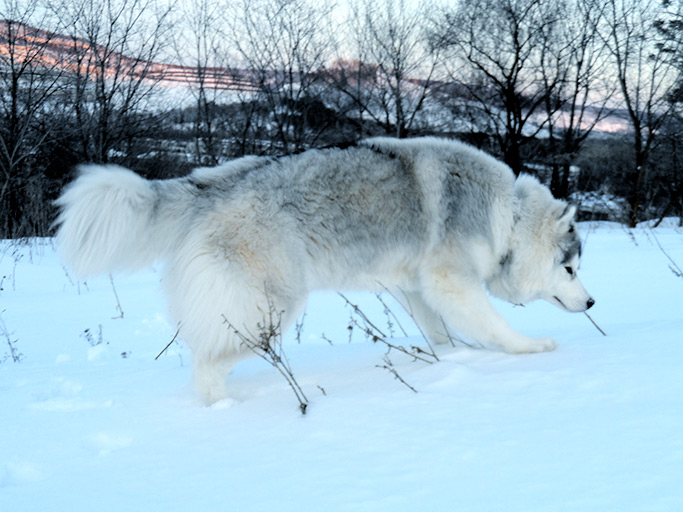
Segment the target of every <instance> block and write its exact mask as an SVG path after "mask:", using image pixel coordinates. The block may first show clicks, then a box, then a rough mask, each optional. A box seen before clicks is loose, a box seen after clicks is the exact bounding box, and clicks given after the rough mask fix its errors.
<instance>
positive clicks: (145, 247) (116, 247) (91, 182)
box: [55, 165, 167, 279]
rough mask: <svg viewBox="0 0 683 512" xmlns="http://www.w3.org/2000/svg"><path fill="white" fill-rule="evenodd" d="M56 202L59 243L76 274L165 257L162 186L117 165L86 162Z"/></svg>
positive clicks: (131, 266)
mask: <svg viewBox="0 0 683 512" xmlns="http://www.w3.org/2000/svg"><path fill="white" fill-rule="evenodd" d="M79 171H80V175H79V177H78V178H77V179H76V180H75V181H74V182H73V183H71V184H70V185H68V186H67V187H66V188H65V190H64V192H63V193H62V195H61V196H60V197H59V199H57V201H56V204H57V206H58V207H59V208H60V214H59V216H58V218H57V221H56V222H55V224H56V225H58V230H57V236H56V238H57V244H58V246H59V251H60V254H61V256H62V259H63V260H64V261H65V262H66V263H67V264H68V265H69V266H70V267H71V268H72V270H73V272H74V274H75V275H76V277H78V278H81V279H82V278H86V277H90V276H94V275H98V274H103V273H107V272H117V271H135V270H139V269H142V268H144V267H147V266H149V265H151V264H152V263H153V262H154V261H155V260H156V259H157V258H159V257H161V256H162V253H163V249H164V245H165V244H166V243H167V242H166V241H164V239H163V235H162V234H161V233H159V229H157V228H158V226H157V224H158V220H157V219H158V217H159V211H158V210H159V202H160V198H159V194H158V191H157V189H158V188H159V186H158V185H156V184H155V183H154V182H152V181H148V180H146V179H144V178H142V177H140V176H138V175H137V174H135V173H134V172H133V171H130V170H128V169H124V168H122V167H119V166H116V165H86V166H82V167H81V168H80V169H79Z"/></svg>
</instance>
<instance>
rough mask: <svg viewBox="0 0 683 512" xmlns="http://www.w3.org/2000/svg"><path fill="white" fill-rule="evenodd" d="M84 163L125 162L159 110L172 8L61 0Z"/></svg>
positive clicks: (130, 1) (143, 1)
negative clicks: (159, 62)
mask: <svg viewBox="0 0 683 512" xmlns="http://www.w3.org/2000/svg"><path fill="white" fill-rule="evenodd" d="M53 7H54V9H55V10H56V12H58V13H59V16H60V17H61V18H62V19H64V20H68V21H65V23H66V24H67V25H66V29H67V30H68V35H69V37H70V40H71V45H70V48H69V50H68V55H69V59H68V62H67V66H68V68H69V70H70V72H71V79H72V80H71V83H70V93H71V94H72V103H73V108H74V112H75V129H76V131H77V133H78V137H79V140H80V146H81V147H80V154H81V158H82V159H85V160H90V161H95V162H108V161H110V160H111V159H112V158H116V159H119V160H120V159H125V158H126V156H128V152H129V149H130V146H131V144H132V143H133V142H134V140H135V139H136V138H139V137H141V135H142V133H141V130H142V128H143V127H144V126H145V125H146V123H148V122H149V120H150V118H151V115H152V113H153V111H154V109H153V108H151V99H152V97H153V93H154V92H155V88H156V86H157V85H158V83H159V79H160V78H162V77H163V73H159V71H160V70H159V69H158V68H156V67H155V60H156V58H157V57H158V56H159V55H160V52H161V50H162V48H163V47H164V45H165V44H166V42H167V38H168V29H169V24H168V21H169V13H170V7H169V6H163V5H162V3H160V2H155V0H62V2H61V3H60V4H57V5H53Z"/></svg>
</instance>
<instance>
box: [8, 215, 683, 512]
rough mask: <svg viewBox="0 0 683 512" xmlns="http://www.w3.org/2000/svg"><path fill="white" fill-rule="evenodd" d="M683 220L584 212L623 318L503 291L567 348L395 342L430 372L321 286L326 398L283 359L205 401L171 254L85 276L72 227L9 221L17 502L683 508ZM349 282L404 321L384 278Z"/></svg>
mask: <svg viewBox="0 0 683 512" xmlns="http://www.w3.org/2000/svg"><path fill="white" fill-rule="evenodd" d="M674 226H675V225H674V223H670V224H668V226H666V227H659V228H657V229H656V230H654V231H650V230H649V229H646V228H639V229H635V230H626V229H625V228H623V227H621V226H617V225H614V224H593V225H586V224H584V225H583V235H584V237H585V238H586V245H585V252H584V258H583V263H582V270H581V272H580V275H581V277H582V280H583V282H584V284H585V285H586V287H587V288H588V289H589V291H590V292H591V293H592V294H593V296H594V297H595V298H596V300H597V304H596V306H595V307H594V308H593V309H592V310H591V311H590V313H591V316H592V317H593V319H594V320H595V321H596V322H597V323H598V324H599V325H600V327H602V329H604V330H605V331H606V332H607V336H606V337H605V336H603V335H602V334H600V333H599V332H598V330H597V329H596V328H595V327H594V326H593V325H592V324H591V323H590V321H589V320H588V318H586V316H584V315H581V314H576V315H571V314H568V313H564V312H561V311H559V310H557V309H555V308H553V306H551V305H549V304H544V303H535V304H529V305H528V306H527V307H525V308H520V307H513V306H510V305H506V304H502V303H497V306H498V307H499V308H500V309H501V310H502V312H503V314H504V315H505V316H506V317H507V318H508V319H509V320H510V322H511V323H512V324H513V325H514V326H515V327H517V328H518V329H519V330H521V331H523V332H525V333H527V334H529V335H533V336H552V337H554V338H555V339H557V341H558V342H559V344H560V346H559V348H558V349H557V350H556V351H555V352H552V353H546V354H536V355H521V356H513V355H506V354H502V353H499V352H495V351H491V350H482V349H470V348H466V347H458V348H452V347H439V350H438V352H439V356H440V359H441V361H440V362H438V363H435V364H432V365H429V364H426V363H420V362H413V361H411V360H410V359H409V358H407V357H405V356H401V355H400V354H397V353H392V354H391V355H390V357H391V360H392V361H393V363H394V365H395V367H396V369H397V371H398V372H399V374H400V375H401V376H402V378H404V379H405V380H406V381H407V382H408V383H409V384H410V385H411V386H413V387H415V388H416V389H417V391H418V392H417V393H414V392H413V391H411V390H410V389H408V388H407V387H406V386H404V385H403V384H401V383H400V382H399V381H398V380H395V379H394V378H393V377H392V375H391V374H390V373H389V372H387V371H386V370H385V369H382V368H378V366H382V365H383V360H382V357H383V355H384V352H385V350H384V347H383V346H381V345H380V344H373V343H372V342H371V341H366V340H364V339H363V336H361V335H358V334H357V335H355V337H354V339H353V340H352V341H351V342H350V343H349V334H348V329H347V326H348V324H349V315H350V311H349V308H348V307H345V306H344V303H343V301H342V299H341V298H340V297H338V296H337V295H336V294H334V293H331V292H330V293H318V294H315V295H313V296H312V297H311V300H310V303H309V307H308V309H307V314H306V317H305V322H304V331H303V333H302V334H301V336H300V343H297V341H296V339H295V336H294V333H289V334H288V335H287V336H286V339H285V342H284V347H285V350H286V352H287V355H288V356H289V359H290V362H291V365H292V367H293V370H294V374H295V376H296V378H297V380H298V382H299V384H300V385H301V386H302V388H303V390H304V392H305V393H306V394H307V396H308V398H309V400H310V405H309V407H308V412H307V414H306V415H305V416H304V415H302V414H301V413H300V411H299V408H298V403H297V401H296V399H295V397H294V394H293V393H292V391H291V389H290V388H289V387H288V385H287V383H286V382H285V380H284V379H282V377H281V376H280V375H279V374H278V373H277V372H276V370H275V369H274V368H272V367H271V366H269V365H268V364H267V363H266V362H265V361H263V360H261V359H253V360H249V361H246V362H244V363H242V364H240V365H239V366H238V367H237V368H236V370H235V371H234V372H233V374H232V375H231V376H230V377H229V379H228V382H229V386H230V389H231V391H232V397H233V399H232V400H230V401H224V402H221V403H219V404H217V406H214V407H211V408H206V407H203V406H201V405H200V404H199V403H198V401H197V399H196V397H195V396H194V394H193V391H192V389H191V386H190V354H189V353H188V351H187V349H185V348H184V347H183V346H182V345H180V344H178V343H173V344H172V345H171V347H170V348H169V349H168V350H167V351H166V352H164V353H163V355H161V356H160V357H159V358H158V360H155V357H156V356H157V354H159V353H160V352H161V351H162V349H163V348H164V347H165V346H166V345H167V344H168V342H169V341H170V340H171V339H172V338H173V335H174V333H175V329H174V327H173V325H171V324H170V322H169V321H168V320H167V317H166V312H165V302H164V298H163V296H162V294H161V291H160V287H159V283H158V281H159V272H158V270H157V271H155V270H150V271H148V272H144V273H138V274H135V275H131V276H116V277H115V278H114V280H113V285H112V282H111V281H110V280H109V278H108V277H104V278H101V279H94V280H91V281H89V282H88V283H87V285H86V284H83V283H80V284H78V283H73V282H72V281H71V279H70V278H69V276H68V275H67V273H66V272H65V270H64V269H63V267H62V266H61V264H60V263H59V261H58V259H57V257H56V256H55V252H54V248H53V246H52V243H51V241H49V240H47V241H34V242H33V244H32V245H31V247H25V246H17V245H14V244H11V243H9V242H2V243H0V244H1V245H0V288H1V291H0V360H2V359H4V362H2V363H0V509H1V510H3V511H19V510H21V511H31V510H36V511H46V510H50V511H53V510H60V511H61V510H63V511H95V510H96V511H124V510H126V511H137V510H140V511H156V510H158V511H164V512H169V511H175V510H178V511H188V510H201V511H207V510H208V511H211V510H220V511H337V510H346V511H384V510H392V511H441V510H443V511H454V510H458V511H468V512H470V511H495V512H498V511H519V512H533V511H539V512H549V511H552V512H558V511H587V512H596V511H600V512H606V511H618V512H627V511H634V512H635V511H637V512H644V511H662V512H672V511H677V510H683V485H681V482H683V372H682V370H681V368H682V367H683V335H682V334H683V277H677V276H676V275H675V274H674V272H672V270H671V269H670V268H669V265H670V264H671V263H670V261H669V260H668V258H667V256H666V255H665V253H664V252H663V251H662V250H661V249H660V247H659V244H661V246H662V248H663V249H664V251H665V252H666V253H668V255H669V256H670V257H671V258H672V259H673V260H674V261H675V262H677V264H678V265H679V266H683V230H682V229H680V228H676V227H674ZM114 292H116V294H117V295H118V299H117V296H116V295H115V293H114ZM349 298H350V299H351V300H352V301H354V302H357V303H358V304H359V305H360V306H361V308H363V310H364V311H365V312H366V313H367V314H368V315H370V316H372V318H373V320H374V321H375V322H376V323H377V325H378V326H379V327H380V328H383V329H384V328H387V327H386V317H385V315H384V313H383V307H382V306H381V304H380V303H379V302H378V301H377V299H376V298H375V297H374V296H373V295H371V294H364V293H352V294H349ZM118 303H120V306H121V310H122V311H123V318H120V317H121V311H119V309H118V307H117V304H118ZM392 310H394V311H395V312H396V313H397V314H398V313H399V310H398V307H395V308H394V307H392ZM401 318H402V323H403V324H404V327H406V328H407V330H408V332H409V334H410V335H417V330H416V329H415V328H414V327H412V326H410V327H408V324H409V320H408V319H406V318H405V316H401ZM86 329H87V331H86ZM323 333H324V336H325V337H326V338H329V339H330V340H332V341H333V344H329V343H328V342H327V341H325V340H324V339H323V337H322V334H323ZM8 340H9V341H15V340H16V342H15V343H14V344H13V347H14V350H15V355H18V354H17V352H18V353H21V355H22V358H21V361H20V362H13V360H12V358H11V350H10V346H9V344H8ZM100 341H101V343H99V342H100ZM397 342H401V343H405V344H408V345H409V344H411V343H412V344H416V343H417V344H420V345H423V346H424V342H423V341H421V340H420V339H419V338H418V337H412V338H410V339H405V338H398V339H397ZM98 343H99V344H98ZM323 390H324V394H323Z"/></svg>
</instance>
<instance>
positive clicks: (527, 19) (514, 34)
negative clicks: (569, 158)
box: [433, 0, 560, 174]
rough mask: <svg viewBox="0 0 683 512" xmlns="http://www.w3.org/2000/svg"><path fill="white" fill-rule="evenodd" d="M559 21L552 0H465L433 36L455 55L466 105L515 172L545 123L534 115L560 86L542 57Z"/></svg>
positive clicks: (443, 17)
mask: <svg viewBox="0 0 683 512" xmlns="http://www.w3.org/2000/svg"><path fill="white" fill-rule="evenodd" d="M559 19H560V13H559V12H557V9H555V8H554V4H553V2H551V1H549V0H471V1H464V0H462V1H460V2H458V4H457V5H456V7H455V8H448V9H446V10H444V11H443V12H442V13H441V14H440V16H439V20H438V21H437V28H436V29H435V31H434V34H433V37H434V39H435V44H437V45H439V46H441V47H442V48H444V49H446V50H448V51H449V53H450V55H449V56H450V59H449V60H450V75H451V77H452V79H453V80H454V81H455V82H457V83H459V84H460V86H461V87H462V88H463V89H464V90H466V91H467V94H468V96H469V98H467V103H468V104H467V108H469V109H472V108H474V109H476V110H477V111H478V112H479V114H480V117H481V120H482V122H483V127H482V129H483V131H486V132H493V134H494V136H495V139H496V141H497V144H498V146H499V147H500V150H501V152H502V155H503V159H504V160H505V162H506V163H507V164H508V165H509V166H510V167H511V168H512V170H513V171H514V172H515V173H516V174H519V173H520V172H521V171H522V158H521V152H520V149H521V147H522V146H523V145H524V143H525V142H526V141H527V140H528V139H529V138H530V137H533V136H535V135H537V134H538V133H539V132H540V130H541V129H542V128H543V125H544V124H545V122H544V120H543V119H541V120H540V122H538V120H536V122H534V121H535V119H534V118H535V116H538V114H539V112H542V111H543V107H544V105H545V101H546V98H547V96H548V95H550V94H554V92H555V88H556V87H557V85H558V80H559V76H557V77H556V78H555V81H553V82H550V83H544V82H543V75H542V72H541V67H540V61H541V59H542V52H543V48H544V46H545V41H546V40H547V39H548V38H554V37H555V33H556V29H557V26H558V22H559Z"/></svg>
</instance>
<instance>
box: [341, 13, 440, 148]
mask: <svg viewBox="0 0 683 512" xmlns="http://www.w3.org/2000/svg"><path fill="white" fill-rule="evenodd" d="M430 7H431V4H430V3H429V2H422V3H421V6H420V9H419V10H417V9H414V8H411V7H409V6H408V5H407V2H405V1H404V0H382V1H380V2H377V1H373V0H361V2H360V3H354V4H352V9H351V15H350V17H349V19H348V21H347V27H348V29H349V34H350V38H349V40H350V44H349V41H345V42H344V43H343V44H342V45H341V48H340V50H339V51H340V53H345V52H349V54H352V55H354V58H353V59H351V60H348V59H347V60H344V59H340V60H338V61H337V65H336V66H335V69H334V70H333V73H332V76H333V77H334V78H335V85H336V87H337V88H338V89H339V90H341V91H342V92H343V94H344V95H345V96H346V97H348V98H349V99H350V100H351V101H352V104H353V106H354V107H355V109H356V110H357V112H358V118H359V120H360V121H361V123H362V121H363V116H364V115H367V116H368V118H369V119H371V120H372V121H373V122H375V123H377V124H378V125H380V126H381V127H382V128H383V129H384V131H385V133H387V134H390V135H393V136H395V137H399V138H401V137H406V136H407V135H409V134H410V133H414V132H416V131H420V130H419V128H418V127H417V124H418V119H419V114H420V113H421V111H422V110H423V108H424V105H425V101H426V100H427V98H428V96H429V93H430V91H431V89H432V87H433V86H434V75H435V72H436V70H437V67H438V64H439V56H440V55H439V53H440V51H439V48H435V47H431V46H430V45H429V44H428V41H427V38H426V21H427V20H428V16H427V15H426V14H425V11H429V10H430Z"/></svg>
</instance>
